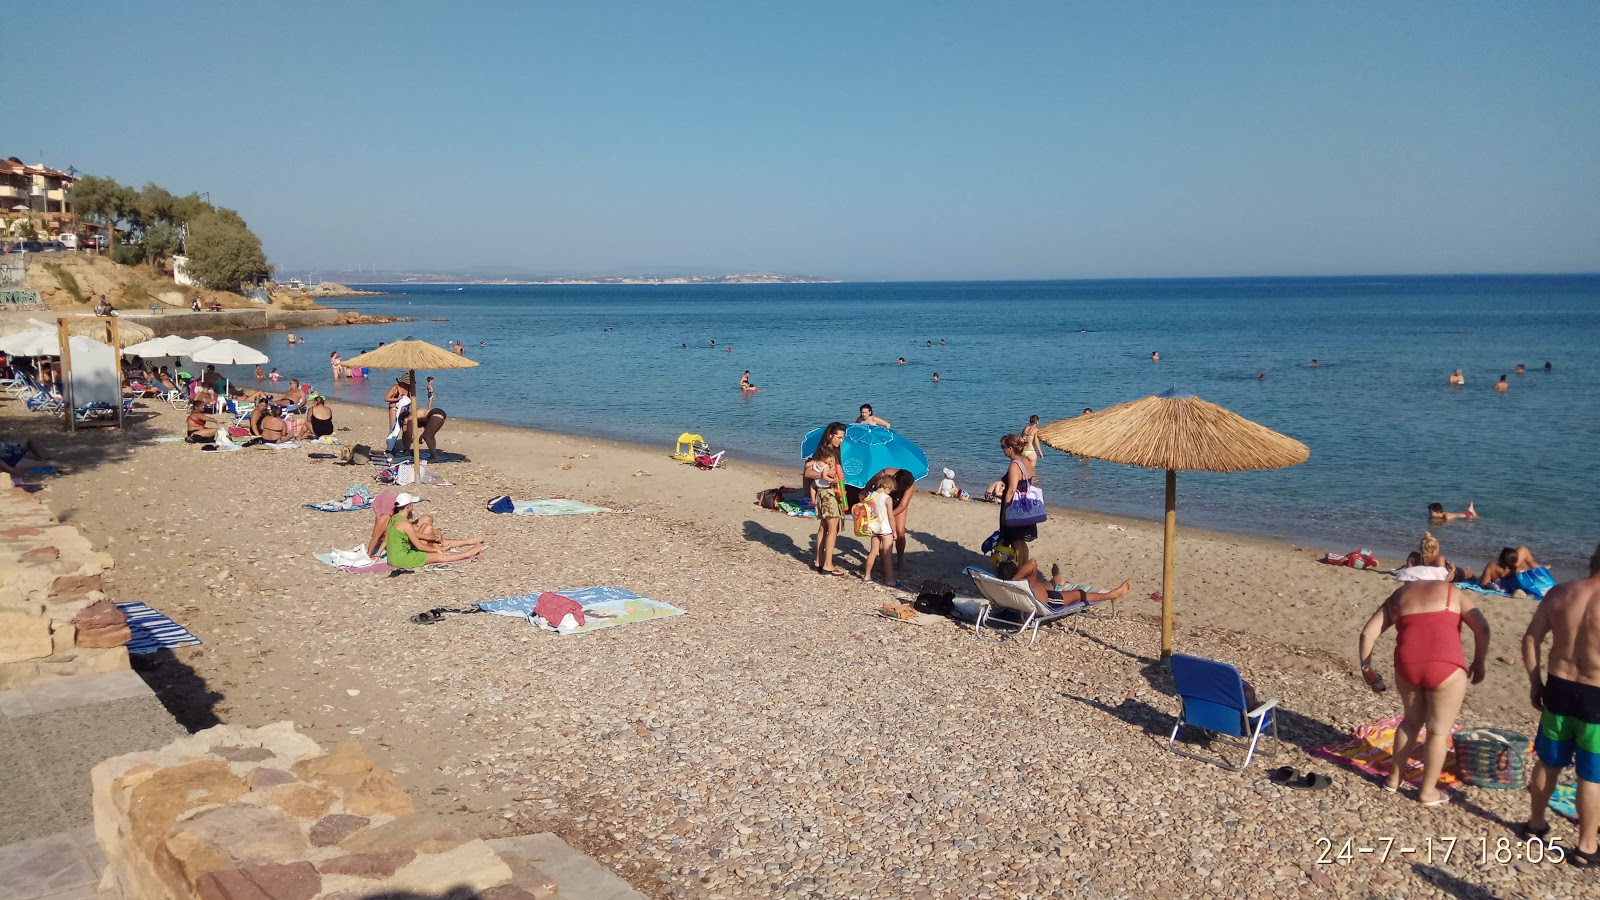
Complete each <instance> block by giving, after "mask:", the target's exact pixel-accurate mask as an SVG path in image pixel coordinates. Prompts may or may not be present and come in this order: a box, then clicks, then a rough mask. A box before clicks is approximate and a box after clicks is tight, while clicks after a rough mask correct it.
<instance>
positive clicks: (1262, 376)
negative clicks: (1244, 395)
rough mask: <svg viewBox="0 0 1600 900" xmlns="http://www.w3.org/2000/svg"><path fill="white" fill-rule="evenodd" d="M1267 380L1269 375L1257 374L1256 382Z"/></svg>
mask: <svg viewBox="0 0 1600 900" xmlns="http://www.w3.org/2000/svg"><path fill="white" fill-rule="evenodd" d="M1266 378H1267V373H1265V372H1257V373H1256V380H1257V381H1265V380H1266Z"/></svg>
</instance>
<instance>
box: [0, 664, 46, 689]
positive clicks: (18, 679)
mask: <svg viewBox="0 0 1600 900" xmlns="http://www.w3.org/2000/svg"><path fill="white" fill-rule="evenodd" d="M38 680H39V664H38V663H36V662H13V663H0V691H9V690H11V689H12V688H19V687H25V686H27V685H30V684H33V683H34V682H35V681H38Z"/></svg>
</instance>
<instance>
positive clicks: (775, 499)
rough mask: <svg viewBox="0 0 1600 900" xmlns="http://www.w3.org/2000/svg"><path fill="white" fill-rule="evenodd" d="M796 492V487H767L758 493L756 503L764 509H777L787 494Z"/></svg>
mask: <svg viewBox="0 0 1600 900" xmlns="http://www.w3.org/2000/svg"><path fill="white" fill-rule="evenodd" d="M792 493H794V488H786V487H775V488H767V489H766V490H764V491H761V492H760V493H758V494H756V504H757V505H759V506H760V507H761V508H762V509H777V508H778V504H779V503H782V502H783V500H784V496H785V495H786V494H792Z"/></svg>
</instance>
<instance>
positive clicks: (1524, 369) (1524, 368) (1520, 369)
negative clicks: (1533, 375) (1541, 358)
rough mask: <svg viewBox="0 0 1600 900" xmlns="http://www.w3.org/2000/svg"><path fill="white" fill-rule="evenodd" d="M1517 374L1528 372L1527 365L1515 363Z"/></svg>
mask: <svg viewBox="0 0 1600 900" xmlns="http://www.w3.org/2000/svg"><path fill="white" fill-rule="evenodd" d="M1517 374H1518V375H1526V374H1528V367H1527V366H1525V365H1523V364H1522V363H1517Z"/></svg>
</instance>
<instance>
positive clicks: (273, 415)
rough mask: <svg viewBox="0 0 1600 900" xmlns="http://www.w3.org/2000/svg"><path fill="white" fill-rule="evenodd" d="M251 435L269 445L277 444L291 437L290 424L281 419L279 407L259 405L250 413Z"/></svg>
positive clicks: (268, 404) (266, 404)
mask: <svg viewBox="0 0 1600 900" xmlns="http://www.w3.org/2000/svg"><path fill="white" fill-rule="evenodd" d="M250 433H251V434H252V435H254V436H255V437H258V438H261V439H262V440H263V441H266V442H267V443H269V444H276V443H278V442H280V441H282V440H283V439H284V438H286V437H288V435H289V423H287V422H285V421H284V420H283V419H282V417H281V412H280V411H279V409H278V407H275V406H273V405H272V404H271V403H257V404H256V408H255V409H253V410H251V411H250Z"/></svg>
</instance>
